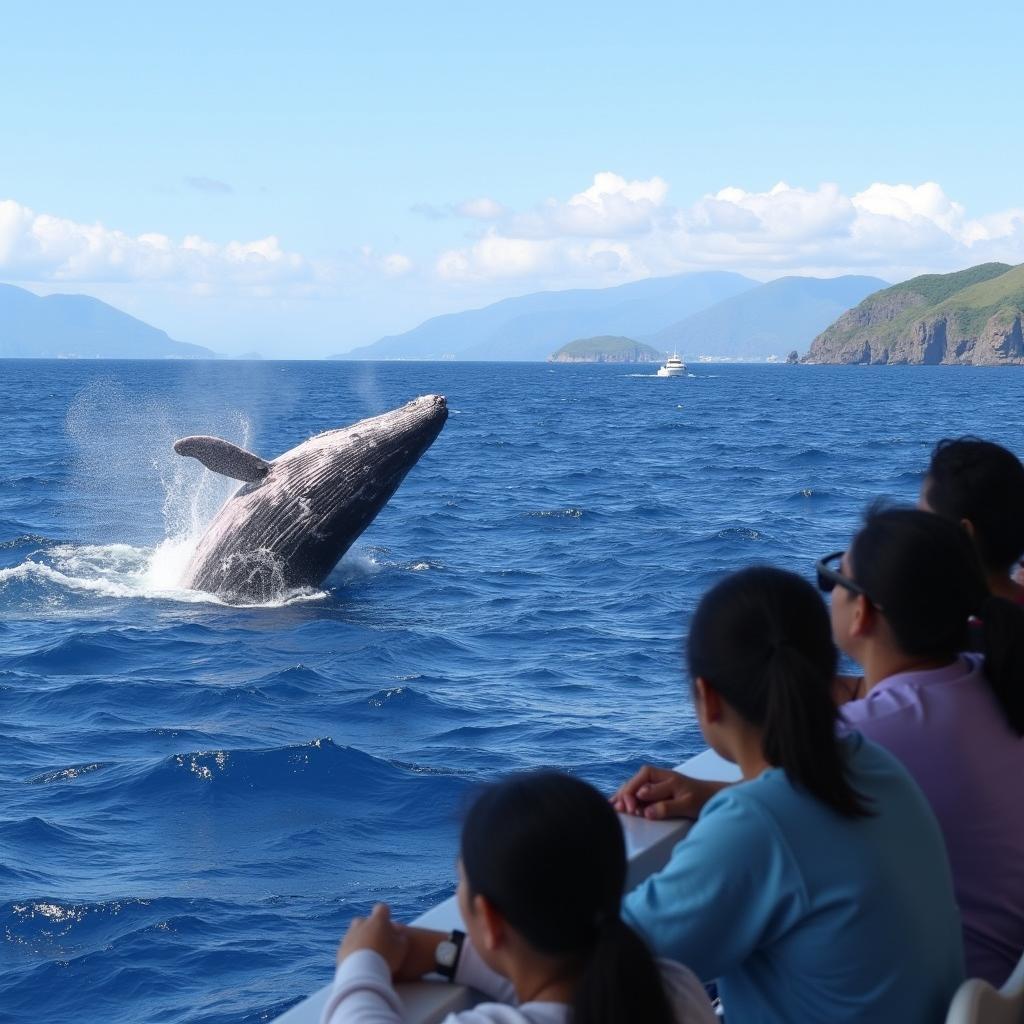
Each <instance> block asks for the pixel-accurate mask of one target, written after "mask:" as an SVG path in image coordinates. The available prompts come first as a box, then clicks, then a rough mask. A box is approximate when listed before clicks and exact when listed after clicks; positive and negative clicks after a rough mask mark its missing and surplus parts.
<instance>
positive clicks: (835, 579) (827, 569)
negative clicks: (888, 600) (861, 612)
mask: <svg viewBox="0 0 1024 1024" xmlns="http://www.w3.org/2000/svg"><path fill="white" fill-rule="evenodd" d="M845 554H846V552H845V551H835V552H833V553H832V554H831V555H826V556H825V557H824V558H821V559H819V560H818V563H817V565H816V566H815V569H816V570H817V573H818V589H819V590H820V591H822V592H823V593H826V594H831V593H832V591H833V590H835V588H836V587H842V588H843V589H844V590H849V591H850V593H851V594H860V595H861V596H862V597H866V598H867V599H868V601H870V602H871V604H873V605H874V606H875V608H877V609H878V610H879V611H881V610H882V606H881V605H880V604H879V603H878V602H877V601H874V600H872V598H871V595H870V594H869V593H868V592H867V591H866V590H865V589H864V588H863V587H862V586H861V585H860V584H859V583H858V582H857V581H856V580H851V579H850V577H849V576H844V575H843V574H842V573H841V572H840V571H839V569H838V566H839V565H840V564H841V563H842V561H843V555H845ZM830 562H831V563H835V565H836V566H837V568H834V569H833V568H832V565H830V564H829V563H830Z"/></svg>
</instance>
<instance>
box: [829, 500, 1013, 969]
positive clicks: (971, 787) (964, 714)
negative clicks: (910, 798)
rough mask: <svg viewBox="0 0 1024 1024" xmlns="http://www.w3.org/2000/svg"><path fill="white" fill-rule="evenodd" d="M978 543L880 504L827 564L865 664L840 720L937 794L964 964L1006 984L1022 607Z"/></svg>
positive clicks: (842, 634)
mask: <svg viewBox="0 0 1024 1024" xmlns="http://www.w3.org/2000/svg"><path fill="white" fill-rule="evenodd" d="M976 544H977V537H976V536H975V538H974V543H973V544H972V539H971V535H970V533H969V532H968V531H966V530H965V529H964V528H962V527H961V525H960V523H959V522H957V521H951V520H947V519H945V518H940V517H939V516H938V515H932V514H930V513H928V512H922V511H918V510H916V509H887V510H875V511H872V512H870V513H869V514H868V516H867V519H866V521H865V523H864V527H863V529H861V531H860V532H859V533H858V534H857V535H856V537H854V539H853V543H852V544H851V546H850V550H849V551H847V552H846V553H845V554H843V555H842V556H840V555H834V556H832V563H831V564H832V565H834V566H835V567H836V568H835V569H832V568H830V566H829V560H827V559H825V560H823V565H822V570H823V571H822V573H821V574H820V575H821V581H822V583H823V584H824V585H825V587H826V588H827V589H829V590H831V591H832V623H833V632H834V634H835V638H836V642H837V643H838V644H839V646H840V647H841V648H842V649H843V650H844V651H845V652H846V653H847V654H848V655H849V656H850V657H851V658H853V659H854V660H855V661H857V662H858V663H859V664H860V665H861V667H862V668H863V670H864V683H863V689H864V690H865V691H866V696H864V697H863V698H861V699H859V700H853V701H850V702H849V703H847V704H844V705H843V706H842V708H841V717H842V721H843V723H844V724H845V726H846V728H847V729H849V730H857V731H858V732H860V733H863V734H864V735H865V736H867V737H868V738H869V739H871V740H874V741H875V742H876V743H880V744H881V745H882V746H884V747H886V748H887V749H888V750H889V751H891V752H892V753H893V754H895V755H896V757H898V758H899V760H900V761H902V762H903V764H904V765H905V766H906V768H907V769H908V770H909V771H910V773H911V775H913V776H914V778H915V779H916V781H917V783H918V785H920V787H921V789H922V790H923V791H924V794H925V796H927V797H928V800H929V802H930V803H931V805H932V808H933V809H934V811H935V814H936V816H937V818H938V820H939V824H940V826H941V827H942V832H943V835H944V837H945V840H946V847H947V849H948V851H949V859H950V863H951V865H952V868H953V883H954V886H955V889H956V895H957V902H958V903H959V905H960V910H961V913H962V915H963V927H964V945H965V949H966V954H967V969H968V974H969V975H971V976H972V977H979V978H984V979H986V980H987V981H989V982H991V983H992V984H993V985H996V986H999V985H1001V984H1002V983H1003V982H1004V981H1005V980H1006V978H1007V977H1008V976H1009V974H1010V972H1011V971H1012V970H1013V967H1014V966H1015V964H1016V963H1017V961H1018V960H1019V959H1020V957H1021V954H1022V953H1024V798H1022V790H1021V785H1022V782H1024V738H1022V734H1024V610H1022V609H1021V608H1020V607H1019V606H1018V605H1017V604H1015V603H1014V602H1013V601H1010V600H1005V599H1003V598H1001V597H997V596H995V595H994V594H993V593H992V592H991V589H990V580H988V579H986V572H985V569H984V567H983V565H982V564H981V562H980V561H979V558H978V554H977V550H976ZM964 652H978V653H964Z"/></svg>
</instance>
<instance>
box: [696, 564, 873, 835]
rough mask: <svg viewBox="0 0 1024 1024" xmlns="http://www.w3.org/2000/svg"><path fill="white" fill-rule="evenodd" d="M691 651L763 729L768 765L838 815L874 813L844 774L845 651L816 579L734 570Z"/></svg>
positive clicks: (704, 606)
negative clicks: (837, 690) (841, 693)
mask: <svg viewBox="0 0 1024 1024" xmlns="http://www.w3.org/2000/svg"><path fill="white" fill-rule="evenodd" d="M688 650H689V654H688V657H689V665H690V674H691V676H693V678H695V679H696V678H697V677H698V676H699V677H700V678H701V679H703V680H704V681H705V682H706V683H707V684H708V685H709V686H711V687H712V688H713V689H715V690H716V691H717V692H718V693H719V694H721V696H722V698H723V699H724V700H725V701H727V702H728V704H729V705H730V706H731V707H733V708H734V709H735V710H736V711H737V712H738V713H739V714H740V715H742V716H743V718H745V719H746V720H747V721H748V722H750V723H751V724H753V725H756V726H760V727H761V728H762V730H763V732H764V756H765V759H766V760H767V761H768V762H769V763H770V764H773V765H777V766H778V767H780V768H782V769H784V770H785V772H786V775H787V776H788V778H789V780H790V782H792V783H793V784H794V785H797V786H801V787H802V788H804V789H805V790H807V792H809V793H811V794H812V795H813V796H815V797H817V798H818V799H819V800H821V801H822V803H825V804H827V805H828V806H829V807H831V808H832V809H833V810H834V811H836V812H838V813H839V814H842V815H845V816H846V817H851V818H852V817H857V816H860V815H865V814H867V813H868V812H867V810H866V808H865V805H864V801H863V798H862V797H861V796H860V795H859V794H858V793H857V792H856V791H855V790H854V789H853V788H852V787H851V786H850V783H849V782H848V780H847V778H846V769H845V766H844V764H843V755H842V752H841V750H840V747H839V740H838V739H837V738H836V718H837V715H838V712H837V710H836V705H835V701H834V700H833V697H832V686H833V683H834V680H835V675H836V665H837V662H838V655H837V653H836V648H835V645H834V644H833V642H832V629H831V624H830V621H829V615H828V610H827V609H826V607H825V603H824V602H823V601H822V599H821V596H820V595H819V594H818V592H817V590H815V589H814V587H812V586H811V584H810V583H808V582H807V581H806V580H803V579H801V578H800V577H799V576H795V575H793V573H789V572H783V571H782V570H781V569H773V568H771V567H769V566H755V567H753V568H750V569H743V570H741V571H740V572H737V573H733V574H732V575H731V576H727V577H726V578H725V579H724V580H722V581H721V582H720V583H718V584H717V585H716V586H714V587H712V588H711V590H709V591H708V592H707V593H706V594H705V595H704V597H703V598H702V599H701V602H700V604H699V605H698V606H697V611H696V612H695V613H694V616H693V621H692V623H691V625H690V638H689V647H688Z"/></svg>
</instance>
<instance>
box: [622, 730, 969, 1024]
mask: <svg viewBox="0 0 1024 1024" xmlns="http://www.w3.org/2000/svg"><path fill="white" fill-rule="evenodd" d="M842 745H843V749H844V755H845V757H846V760H847V764H848V768H849V774H848V778H849V780H850V782H851V784H852V785H853V787H854V789H856V790H857V792H858V793H859V794H861V795H862V797H864V798H866V801H867V803H868V806H869V808H870V809H871V810H872V811H873V812H874V813H873V814H872V816H870V817H865V818H845V817H842V816H841V815H839V814H837V813H835V812H834V811H832V810H830V809H829V808H828V807H826V806H825V805H824V804H823V803H822V802H821V801H819V800H817V799H816V798H814V797H812V796H811V795H810V794H808V793H807V792H806V791H804V790H802V789H800V788H798V787H795V786H793V785H792V784H791V783H790V781H789V780H788V778H787V776H786V774H785V772H783V771H782V770H781V769H778V768H772V769H769V770H767V771H765V772H764V773H763V774H762V775H760V776H759V777H758V778H757V779H753V780H751V781H749V782H743V783H739V784H737V785H735V786H730V787H728V788H727V789H725V790H723V791H722V792H721V793H719V794H718V795H716V796H715V797H714V798H713V799H712V800H710V801H708V803H707V805H706V806H705V808H704V810H703V811H702V812H701V815H700V818H699V820H698V821H697V823H696V824H695V825H694V827H693V828H692V829H691V831H690V833H689V835H687V837H686V838H685V839H684V840H683V841H682V842H680V843H679V844H678V845H677V846H676V848H675V850H674V851H673V853H672V857H671V859H670V861H669V863H668V864H667V865H666V867H665V868H664V869H663V870H662V871H660V872H659V873H658V874H656V875H653V876H651V877H650V878H649V879H647V881H646V882H644V883H643V884H642V885H641V886H639V887H638V888H637V889H635V890H634V891H633V892H631V893H630V894H629V895H628V896H627V897H626V900H625V903H624V907H623V914H624V917H625V918H626V920H627V921H628V922H629V923H630V924H631V925H632V926H633V927H634V928H635V929H636V930H637V931H638V932H639V933H640V934H641V935H643V936H644V938H646V940H647V941H648V943H649V944H650V945H651V947H652V948H653V949H654V951H655V952H656V953H657V954H658V955H659V956H666V957H670V958H672V959H675V960H678V961H680V962H682V963H685V964H687V965H688V966H689V967H690V968H692V969H693V970H694V971H695V972H696V974H697V975H698V976H699V977H701V978H702V979H704V980H705V981H711V980H712V979H717V981H718V986H719V992H720V995H721V997H722V1003H723V1006H724V1008H725V1012H726V1015H727V1018H728V1019H730V1020H736V1021H739V1022H741V1024H783V1022H792V1021H800V1022H802V1024H813V1022H821V1024H845V1022H851V1024H852V1022H857V1024H869V1022H870V1024H885V1022H888V1021H893V1022H899V1024H934V1022H936V1021H941V1020H943V1019H944V1016H945V1012H946V1009H947V1008H948V1005H949V1001H950V999H951V998H952V996H953V993H954V992H955V990H956V988H957V986H958V985H959V983H960V982H961V981H962V980H963V977H964V962H963V946H962V940H961V932H960V916H959V912H958V910H957V908H956V904H955V902H954V897H953V888H952V882H951V878H950V871H949V864H948V860H947V857H946V851H945V848H944V846H943V841H942V835H941V833H940V832H939V828H938V825H937V823H936V821H935V817H934V815H933V814H932V812H931V809H930V808H929V807H928V804H927V802H926V801H925V799H924V797H923V796H922V794H921V792H920V790H919V789H918V788H917V786H916V785H915V784H914V782H913V780H912V779H911V778H910V776H909V775H908V774H907V773H906V771H905V770H904V769H903V768H902V766H901V765H900V764H899V763H898V762H897V761H896V760H895V758H893V757H892V756H891V755H890V754H888V753H887V752H886V751H884V750H882V749H881V748H880V747H878V746H876V745H874V744H872V743H869V742H868V741H866V740H865V739H864V738H863V737H861V736H860V735H857V734H855V735H852V736H850V737H848V738H846V739H845V740H843V741H842Z"/></svg>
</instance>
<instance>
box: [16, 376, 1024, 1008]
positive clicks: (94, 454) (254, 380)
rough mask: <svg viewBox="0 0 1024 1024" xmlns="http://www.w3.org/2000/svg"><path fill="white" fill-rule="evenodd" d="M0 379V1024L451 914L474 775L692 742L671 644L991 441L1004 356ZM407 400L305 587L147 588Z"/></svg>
mask: <svg viewBox="0 0 1024 1024" xmlns="http://www.w3.org/2000/svg"><path fill="white" fill-rule="evenodd" d="M651 373H653V371H651V372H639V373H637V372H630V371H629V370H627V369H624V368H622V367H614V366H546V365H540V364H504V365H498V364H468V363H462V364H460V363H435V364H423V363H380V364H369V363H278V362H269V363H229V362H223V363H220V362H218V363H172V362H167V363H146V362H28V361H0V427H2V446H3V447H2V449H0V451H2V458H0V925H2V942H0V1020H2V1021H15V1020H17V1021H23V1020H25V1021H27V1020H32V1021H34V1022H36V1024H45V1022H49V1021H58V1020H66V1019H68V1018H69V1017H70V1016H72V1015H73V1016H74V1018H75V1019H76V1020H78V1021H80V1022H82V1024H93V1022H95V1024H121V1022H124V1024H128V1022H132V1024H134V1022H140V1021H145V1022H166V1024H179V1022H185V1021H190V1022H191V1021H197V1022H204V1024H227V1022H233V1024H234V1022H256V1021H266V1020H270V1019H272V1018H273V1017H274V1016H276V1015H277V1014H279V1013H281V1012H282V1011H283V1010H285V1009H286V1008H287V1007H289V1006H290V1005H292V1004H293V1003H295V1002H296V1001H298V1000H299V999H300V998H301V997H303V996H304V995H306V994H308V993H309V992H310V991H312V990H313V989H315V988H317V987H318V986H320V985H322V984H324V983H326V982H327V980H329V977H330V973H331V965H332V960H333V950H334V947H335V945H336V942H337V939H338V937H339V935H340V934H341V933H342V931H343V930H344V928H345V925H346V923H347V922H348V920H349V919H350V918H351V917H352V916H353V915H355V914H358V913H363V912H365V911H366V910H368V908H369V907H370V906H372V904H373V903H375V902H377V901H379V900H384V901H387V902H390V903H391V904H393V906H394V907H395V909H396V912H397V913H398V914H399V915H403V916H411V915H414V914H416V913H418V912H420V911H422V910H424V909H426V908H427V907H429V906H431V905H432V904H434V903H435V902H437V901H438V900H440V899H442V898H443V897H445V896H447V895H448V894H450V892H451V891H452V888H453V871H454V854H455V847H456V836H457V831H458V819H459V813H460V810H461V808H462V807H464V805H465V802H466V800H467V798H468V797H469V796H470V795H471V794H472V792H473V788H474V787H475V786H476V785H478V784H479V783H480V782H481V781H482V780H487V779H491V778H494V777H495V776H498V775H501V774H502V773H505V772H508V771H511V770H515V769H521V768H527V767H533V766H539V765H558V766H562V767H564V768H567V769H569V770H571V771H573V772H577V773H579V774H581V775H582V776H584V777H586V778H588V779H590V780H592V781H593V782H595V783H596V784H598V785H600V786H602V787H604V788H606V789H610V788H611V787H613V785H614V784H615V783H617V782H618V781H619V780H621V779H622V778H623V777H625V776H626V775H627V774H628V773H629V772H631V771H632V770H633V769H635V768H636V767H637V765H638V764H639V763H640V762H641V761H643V760H654V761H656V762H661V763H675V762H678V761H680V760H681V759H683V758H685V757H686V756H688V755H690V754H692V753H695V752H696V751H698V750H699V749H700V748H701V746H702V744H701V740H700V735H699V732H698V730H697V728H696V725H695V722H694V717H693V712H692V708H691V706H690V702H689V697H688V692H687V689H688V688H687V685H686V683H685V682H684V679H683V672H682V654H683V652H682V637H683V635H684V633H685V628H686V623H687V619H688V616H689V614H690V612H691V610H692V609H693V607H694V604H695V602H696V600H697V599H698V598H699V596H700V594H701V592H702V591H703V590H704V589H705V588H706V587H707V586H708V585H709V584H711V583H712V582H713V581H714V580H715V579H717V578H718V577H719V576H720V574H722V573H724V572H726V571H728V570H730V569H734V568H737V567H740V566H742V565H745V564H749V563H751V562H755V561H772V562H775V563H777V564H780V565H783V566H787V567H790V568H793V569H795V570H797V571H800V572H803V573H806V574H807V575H808V576H810V575H811V571H812V565H813V561H814V560H815V559H816V558H818V557H820V556H821V555H822V554H825V553H827V552H829V551H832V550H835V549H838V548H841V547H843V546H844V545H845V544H846V542H847V540H848V538H849V536H850V533H851V531H852V530H853V529H854V528H855V526H856V523H857V520H858V517H859V515H860V513H861V511H862V510H863V508H864V506H865V505H866V504H867V503H868V502H869V501H870V500H871V499H872V498H874V497H876V496H879V495H885V496H889V497H891V498H895V499H898V500H907V501H910V500H913V498H914V496H915V495H916V492H917V489H918V487H919V486H920V481H921V476H922V467H923V466H924V464H925V462H926V460H927V456H928V452H929V450H930V448H931V446H932V444H933V443H934V441H935V440H936V439H937V438H939V437H941V436H944V435H955V434H961V433H968V432H972V433H977V434H981V435H984V436H988V437H992V438H995V439H1000V440H1002V441H1003V442H1004V443H1006V444H1008V445H1009V446H1010V447H1013V448H1015V449H1016V450H1018V451H1021V450H1022V448H1024V438H1022V437H1021V427H1020V418H1019V405H1020V393H1021V392H1020V378H1019V375H1018V373H1017V372H1016V371H1014V370H1012V369H982V368H959V367H957V368H953V367H879V368H867V367H810V366H808V367H787V366H737V365H730V366H710V365H701V366H698V367H696V368H695V369H694V372H693V373H692V375H691V376H690V377H688V378H681V379H659V378H655V377H653V376H652V375H651ZM430 392H440V393H443V394H445V395H447V397H448V401H449V406H450V409H451V416H450V419H449V421H448V424H447V426H446V427H445V429H444V431H443V432H442V434H441V436H440V437H439V438H438V440H437V441H436V442H435V444H434V446H433V448H432V449H431V450H430V451H429V452H428V453H427V454H426V456H425V457H424V458H423V459H422V460H421V462H420V464H419V465H418V466H417V467H416V468H415V469H414V470H413V471H412V473H410V475H409V476H408V478H407V479H406V481H405V483H404V484H403V485H402V487H401V488H400V490H399V491H398V493H397V494H396V495H395V497H394V498H393V499H392V501H391V503H390V504H389V505H388V506H387V507H386V508H385V509H384V510H383V512H382V513H381V514H380V516H379V517H378V519H377V520H376V522H374V523H373V524H372V526H371V527H370V528H369V530H367V532H366V533H365V534H364V535H363V536H362V538H361V539H360V540H359V541H357V543H356V545H355V546H354V548H353V549H352V550H351V551H350V552H349V554H348V555H347V556H346V557H345V558H344V559H343V561H342V563H341V564H340V566H339V567H338V569H337V570H336V571H335V573H334V574H333V575H332V576H331V577H330V578H329V579H328V581H327V583H326V584H325V587H324V589H323V590H321V591H315V592H302V593H294V594H287V595H283V596H282V598H281V600H278V601H275V602H274V603H273V604H272V605H268V606H262V607H247V608H237V607H230V606H226V605H224V604H222V603H219V602H217V601H216V600H213V599H211V598H208V597H206V596H204V595H200V594H196V593H192V592H188V591H183V590H181V589H180V588H179V587H178V586H177V579H178V577H179V574H180V572H181V570H182V568H183V566H184V565H185V563H186V562H187V560H188V556H189V552H190V551H191V549H192V547H193V546H194V545H195V543H196V540H197V538H198V536H199V535H200V534H201V532H202V528H203V525H204V523H206V522H208V521H209V519H210V517H211V516H212V514H213V512H214V511H215V509H216V508H217V506H218V504H219V503H220V502H221V501H223V500H224V498H225V497H227V495H229V494H230V493H231V491H232V489H233V487H234V485H233V484H232V483H231V482H229V481H224V480H221V479H218V478H215V477H212V476H211V475H210V474H208V473H206V472H205V471H202V470H201V468H200V467H198V466H197V465H196V464H194V463H192V462H191V461H187V460H182V459H180V458H178V457H177V456H175V455H174V454H173V453H172V451H171V443H172V442H173V440H174V439H175V438H176V437H179V436H182V435H185V434H195V433H213V434H220V435H221V436H224V437H228V438H230V439H232V440H234V441H236V442H239V443H242V444H245V445H247V446H250V447H252V448H253V449H254V450H256V451H258V452H259V453H260V454H262V455H265V456H267V457H273V456H275V455H277V454H279V453H280V452H282V451H284V450H286V449H287V448H289V447H291V446H293V445H295V444H297V443H298V442H300V441H301V440H303V439H305V438H306V437H308V436H309V435H310V434H313V433H315V432H318V431H321V430H325V429H327V428H330V427H335V426H340V425H344V424H347V423H349V422H352V421H354V420H356V419H359V418H361V417H363V416H368V415H372V414H376V413H379V412H382V411H384V410H386V409H388V408H391V407H394V406H397V405H399V404H401V403H403V402H405V401H407V400H408V399H410V398H413V397H415V396H416V395H420V394H425V393H430Z"/></svg>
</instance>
